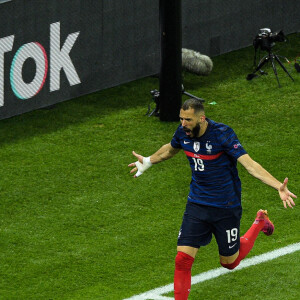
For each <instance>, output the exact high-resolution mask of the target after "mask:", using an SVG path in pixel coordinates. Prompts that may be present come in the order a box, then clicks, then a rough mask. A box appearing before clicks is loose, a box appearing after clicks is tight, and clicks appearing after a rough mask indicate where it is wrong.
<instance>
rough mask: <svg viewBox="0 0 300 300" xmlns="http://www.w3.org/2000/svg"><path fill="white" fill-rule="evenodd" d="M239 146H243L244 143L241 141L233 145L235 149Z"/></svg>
mask: <svg viewBox="0 0 300 300" xmlns="http://www.w3.org/2000/svg"><path fill="white" fill-rule="evenodd" d="M238 147H242V145H241V144H240V143H237V144H235V145H233V148H234V149H237V148H238Z"/></svg>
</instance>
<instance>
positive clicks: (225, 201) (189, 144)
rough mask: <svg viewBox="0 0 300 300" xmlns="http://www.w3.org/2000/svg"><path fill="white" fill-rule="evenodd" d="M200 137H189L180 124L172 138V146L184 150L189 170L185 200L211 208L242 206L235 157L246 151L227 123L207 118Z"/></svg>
mask: <svg viewBox="0 0 300 300" xmlns="http://www.w3.org/2000/svg"><path fill="white" fill-rule="evenodd" d="M206 120H207V122H208V127H207V129H206V131H205V133H204V134H203V135H202V136H201V137H200V138H190V137H189V136H187V135H186V133H185V132H184V130H183V128H182V126H181V125H180V126H179V127H178V128H177V130H176V132H175V134H174V136H173V139H172V140H171V145H172V147H173V148H177V149H179V148H181V149H183V150H184V152H185V154H186V156H187V159H188V160H189V163H190V166H191V169H192V181H191V184H190V192H189V195H188V200H189V201H191V202H195V203H199V204H203V205H209V206H214V207H226V208H228V207H237V206H240V205H241V181H240V178H239V176H238V170H237V167H236V165H237V159H238V158H239V157H240V156H242V155H244V154H246V153H247V152H246V151H245V150H244V148H243V147H242V145H241V143H240V142H239V140H238V138H237V136H236V134H235V133H234V131H233V130H232V129H231V128H230V127H229V126H227V125H224V124H221V123H216V122H214V121H212V120H210V119H207V118H206Z"/></svg>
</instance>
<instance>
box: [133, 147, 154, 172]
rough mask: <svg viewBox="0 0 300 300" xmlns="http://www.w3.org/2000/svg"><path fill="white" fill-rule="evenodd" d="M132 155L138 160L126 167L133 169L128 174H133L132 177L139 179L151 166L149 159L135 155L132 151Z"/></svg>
mask: <svg viewBox="0 0 300 300" xmlns="http://www.w3.org/2000/svg"><path fill="white" fill-rule="evenodd" d="M132 154H133V155H134V156H135V157H136V158H137V159H138V160H137V161H136V162H134V163H131V164H129V165H128V167H134V168H133V169H132V170H131V171H130V173H134V172H136V173H135V175H134V177H139V176H140V175H142V174H143V173H144V172H145V171H146V170H147V169H149V168H150V167H151V166H152V163H151V161H150V156H149V157H144V156H142V155H140V154H137V153H135V152H134V151H132Z"/></svg>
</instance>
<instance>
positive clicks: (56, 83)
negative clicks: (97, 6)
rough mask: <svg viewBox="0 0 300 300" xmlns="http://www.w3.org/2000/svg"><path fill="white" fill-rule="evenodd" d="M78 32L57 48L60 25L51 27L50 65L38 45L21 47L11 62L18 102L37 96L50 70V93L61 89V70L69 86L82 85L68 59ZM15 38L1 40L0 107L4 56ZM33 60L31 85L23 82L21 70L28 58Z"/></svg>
mask: <svg viewBox="0 0 300 300" xmlns="http://www.w3.org/2000/svg"><path fill="white" fill-rule="evenodd" d="M79 33H80V32H79V31H78V32H75V33H71V34H69V35H68V36H67V38H66V40H65V42H64V44H63V46H62V47H61V46H60V22H56V23H53V24H51V25H50V65H49V60H48V56H47V53H46V50H45V48H44V47H43V46H42V45H41V44H40V43H38V42H31V43H27V44H24V45H23V46H21V47H20V48H19V49H18V50H17V52H16V54H15V55H14V58H13V60H12V63H11V67H10V84H11V88H12V91H13V92H14V94H15V95H16V97H18V98H19V99H22V100H26V99H29V98H32V97H34V96H35V95H37V94H38V93H39V92H40V91H41V89H42V88H43V86H44V84H45V81H46V77H47V74H48V71H50V92H53V91H57V90H59V89H60V71H61V70H63V71H64V73H65V75H66V77H67V79H68V82H69V84H70V86H73V85H76V84H79V83H81V81H80V78H79V76H78V74H77V71H76V69H75V67H74V65H73V62H72V60H71V57H70V52H71V50H72V48H73V46H74V44H75V42H76V40H77V38H78V36H79ZM14 39H15V36H14V35H10V36H7V37H4V38H1V39H0V107H1V106H4V54H5V53H6V52H10V51H12V48H13V44H14ZM30 58H31V59H33V60H34V63H35V66H36V72H35V75H34V78H33V79H32V81H31V82H29V83H27V82H25V81H24V79H23V76H22V70H23V66H24V63H25V62H26V60H27V59H30Z"/></svg>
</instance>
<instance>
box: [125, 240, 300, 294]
mask: <svg viewBox="0 0 300 300" xmlns="http://www.w3.org/2000/svg"><path fill="white" fill-rule="evenodd" d="M299 250H300V243H295V244H291V245H289V246H286V247H283V248H279V249H277V250H274V251H270V252H267V253H264V254H261V255H258V256H254V257H251V258H247V259H244V260H243V261H241V263H240V265H239V266H238V267H236V268H235V269H234V270H228V269H225V268H223V267H221V268H217V269H213V270H210V271H207V272H203V273H200V274H199V275H196V276H193V277H192V285H193V284H197V283H200V282H203V281H206V280H210V279H213V278H216V277H219V276H221V275H224V274H227V273H230V272H235V271H239V270H242V269H244V268H248V267H250V266H254V265H257V264H260V263H263V262H266V261H269V260H273V259H275V258H278V257H280V256H284V255H287V254H291V253H294V252H296V251H299ZM172 291H173V283H171V284H168V285H165V286H162V287H159V288H156V289H153V290H151V291H148V292H145V293H143V294H139V295H136V296H133V297H131V298H126V299H124V300H173V299H174V298H170V297H166V296H163V294H166V293H169V292H172Z"/></svg>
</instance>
